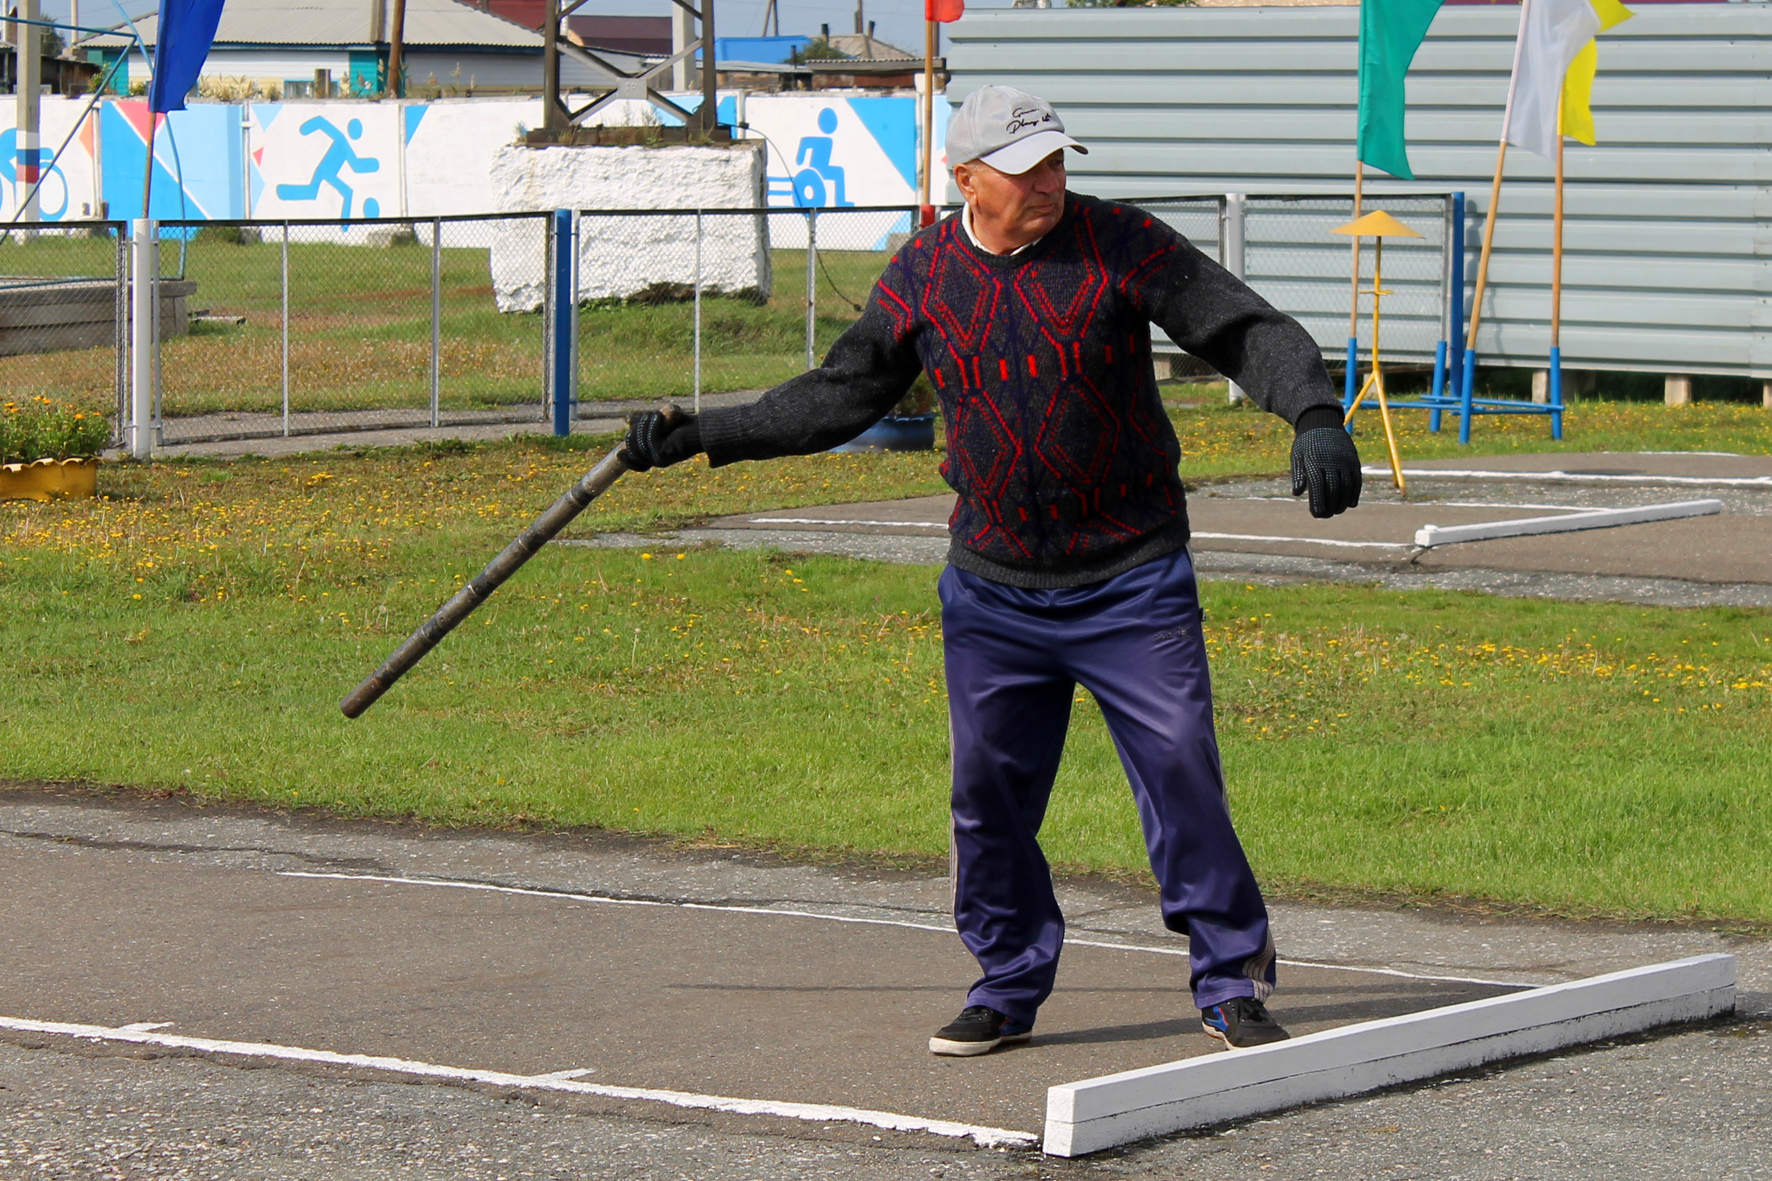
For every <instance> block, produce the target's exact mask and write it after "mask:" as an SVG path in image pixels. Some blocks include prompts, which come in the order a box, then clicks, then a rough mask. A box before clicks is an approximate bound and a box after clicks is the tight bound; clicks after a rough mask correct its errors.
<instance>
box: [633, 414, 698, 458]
mask: <svg viewBox="0 0 1772 1181" xmlns="http://www.w3.org/2000/svg"><path fill="white" fill-rule="evenodd" d="M700 454H701V427H700V425H699V424H697V422H696V421H695V415H693V414H684V413H682V412H681V411H679V412H678V414H677V421H676V422H675V423H672V422H671V421H670V420H669V419H667V418H666V417H665V416H664V414H663V413H661V412H660V411H657V410H642V411H640V412H639V413H638V414H635V415H634V416H633V417H632V418H629V419H628V438H627V441H626V442H625V443H623V444H622V445H621V461H622V462H623V463H625V464H627V465H628V467H629V468H631V469H633V470H634V471H636V472H643V471H647V470H649V469H651V468H655V467H670V466H671V465H672V464H673V463H681V462H683V461H684V460H685V459H688V458H689V457H690V456H692V455H700Z"/></svg>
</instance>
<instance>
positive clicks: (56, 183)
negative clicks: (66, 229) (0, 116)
mask: <svg viewBox="0 0 1772 1181" xmlns="http://www.w3.org/2000/svg"><path fill="white" fill-rule="evenodd" d="M44 155H48V153H47V152H45V153H44ZM30 195H31V185H30V184H28V183H27V184H22V185H21V184H19V183H18V130H17V129H16V128H12V127H8V128H7V129H6V130H5V131H0V196H3V197H4V200H5V204H6V207H7V208H8V209H16V208H17V207H18V205H19V203H21V202H23V201H24V199H25V198H26V197H29V196H30ZM37 209H38V218H39V220H42V221H60V220H61V219H62V218H63V217H65V216H66V215H67V212H68V178H67V177H66V176H64V175H63V174H62V170H61V168H60V167H59V166H57V165H51V166H50V167H48V168H47V169H45V170H44V171H43V175H42V183H41V184H40V185H39V186H38V187H37Z"/></svg>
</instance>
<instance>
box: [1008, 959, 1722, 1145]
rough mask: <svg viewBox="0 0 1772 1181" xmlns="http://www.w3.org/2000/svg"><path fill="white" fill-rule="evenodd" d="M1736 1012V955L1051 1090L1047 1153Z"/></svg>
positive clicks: (1120, 1140)
mask: <svg viewBox="0 0 1772 1181" xmlns="http://www.w3.org/2000/svg"><path fill="white" fill-rule="evenodd" d="M1734 1009H1735V957H1734V956H1731V955H1703V956H1695V957H1693V958H1691V959H1684V960H1675V961H1673V962H1671V963H1665V964H1655V965H1652V966H1650V967H1646V968H1632V969H1630V970H1628V971H1624V972H1613V973H1610V974H1608V975H1605V976H1591V977H1589V978H1587V979H1585V980H1575V981H1571V982H1569V983H1567V984H1553V985H1550V986H1549V987H1546V988H1534V989H1529V990H1527V991H1524V992H1518V993H1513V994H1510V995H1508V996H1500V997H1491V998H1488V999H1486V1000H1480V1001H1471V1002H1469V1003H1467V1004H1462V1005H1449V1006H1446V1007H1445V1008H1440V1009H1429V1010H1427V1011H1425V1012H1421V1013H1410V1014H1407V1015H1405V1016H1402V1017H1388V1018H1385V1019H1384V1020H1382V1021H1367V1022H1362V1023H1361V1024H1359V1025H1349V1026H1344V1027H1342V1028H1340V1029H1330V1030H1324V1031H1323V1032H1321V1033H1313V1034H1307V1035H1305V1036H1304V1037H1298V1038H1294V1039H1292V1040H1291V1041H1288V1042H1279V1043H1277V1044H1275V1045H1271V1046H1261V1047H1258V1048H1255V1049H1249V1050H1233V1051H1230V1052H1227V1053H1223V1054H1215V1055H1212V1056H1209V1057H1204V1058H1189V1059H1185V1060H1183V1061H1181V1062H1172V1063H1168V1064H1165V1065H1162V1066H1151V1067H1146V1068H1145V1069H1143V1070H1130V1071H1126V1072H1125V1073H1123V1074H1112V1075H1107V1076H1105V1077H1102V1078H1094V1079H1086V1080H1084V1081H1082V1082H1077V1083H1067V1084H1065V1085H1063V1086H1058V1087H1052V1088H1050V1089H1049V1090H1048V1091H1047V1092H1046V1134H1045V1138H1044V1145H1043V1147H1044V1149H1045V1151H1046V1152H1047V1154H1049V1155H1051V1156H1082V1155H1084V1154H1086V1153H1091V1152H1099V1151H1101V1150H1102V1149H1104V1148H1112V1147H1114V1146H1115V1145H1118V1144H1126V1143H1129V1142H1130V1141H1133V1140H1142V1139H1145V1138H1146V1137H1150V1136H1160V1135H1163V1134H1165V1133H1168V1132H1178V1131H1181V1130H1183V1129H1186V1128H1197V1127H1203V1126H1206V1125H1209V1124H1216V1123H1222V1122H1223V1121H1225V1120H1233V1119H1243V1118H1246V1117H1249V1116H1254V1115H1260V1114H1263V1113H1265V1112H1270V1111H1279V1110H1282V1109H1284V1108H1288V1107H1296V1106H1299V1105H1300V1104H1305V1103H1315V1102H1318V1101H1321V1100H1324V1099H1336V1098H1341V1097H1344V1096H1347V1095H1355V1094H1359V1093H1361V1092H1364V1091H1371V1090H1375V1089H1377V1088H1380V1087H1388V1086H1392V1085H1394V1084H1396V1083H1403V1082H1411V1081H1414V1080H1416V1079H1424V1078H1432V1077H1434V1076H1435V1075H1440V1074H1446V1073H1448V1072H1450V1071H1456V1070H1466V1069H1469V1068H1470V1067H1473V1066H1478V1065H1481V1064H1482V1063H1485V1062H1494V1061H1498V1060H1500V1059H1503V1058H1512V1057H1518V1056H1520V1055H1524V1054H1541V1053H1544V1052H1546V1051H1549V1050H1557V1049H1561V1048H1563V1047H1566V1046H1573V1045H1579V1044H1581V1043H1584V1042H1592V1041H1598V1040H1601V1039H1604V1038H1608V1037H1616V1036H1618V1035H1620V1034H1628V1033H1637V1032H1639V1031H1641V1030H1645V1029H1651V1028H1654V1027H1655V1026H1658V1025H1669V1024H1673V1023H1675V1022H1681V1021H1700V1020H1704V1019H1705V1018H1709V1017H1716V1016H1720V1015H1721V1014H1724V1013H1730V1012H1733V1011H1734Z"/></svg>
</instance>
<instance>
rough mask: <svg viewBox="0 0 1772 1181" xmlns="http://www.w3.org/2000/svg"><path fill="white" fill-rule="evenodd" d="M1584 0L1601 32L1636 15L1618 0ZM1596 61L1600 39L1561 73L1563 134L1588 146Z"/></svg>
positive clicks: (1585, 49) (1591, 122) (1591, 136)
mask: <svg viewBox="0 0 1772 1181" xmlns="http://www.w3.org/2000/svg"><path fill="white" fill-rule="evenodd" d="M1588 2H1589V3H1590V4H1592V5H1593V6H1594V14H1595V15H1596V16H1598V17H1599V18H1600V32H1602V33H1604V32H1605V31H1606V30H1607V29H1610V28H1612V27H1613V26H1614V25H1621V24H1623V23H1624V22H1625V21H1627V20H1629V19H1630V18H1631V17H1633V16H1635V15H1636V13H1634V12H1632V11H1631V10H1630V9H1628V8H1626V7H1625V6H1624V5H1622V4H1620V3H1619V2H1618V0H1588ZM1599 65H1600V43H1599V42H1598V41H1597V40H1595V41H1589V42H1588V43H1587V44H1586V45H1584V46H1582V49H1581V52H1580V53H1577V54H1576V55H1575V58H1574V60H1573V61H1571V62H1570V63H1569V72H1568V73H1567V74H1565V75H1563V114H1562V124H1563V134H1564V135H1566V136H1568V137H1569V138H1570V139H1573V140H1577V141H1579V142H1581V143H1584V144H1587V145H1588V146H1590V147H1591V146H1592V145H1593V142H1594V112H1593V106H1592V103H1593V97H1594V72H1595V71H1596V70H1597V69H1598V68H1599Z"/></svg>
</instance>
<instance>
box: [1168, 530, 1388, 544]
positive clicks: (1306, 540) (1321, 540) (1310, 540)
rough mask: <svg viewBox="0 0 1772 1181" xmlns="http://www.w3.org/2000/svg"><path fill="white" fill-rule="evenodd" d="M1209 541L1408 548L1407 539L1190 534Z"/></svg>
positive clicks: (1195, 532)
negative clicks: (1281, 542)
mask: <svg viewBox="0 0 1772 1181" xmlns="http://www.w3.org/2000/svg"><path fill="white" fill-rule="evenodd" d="M1189 536H1190V537H1194V538H1202V537H1203V538H1205V539H1207V540H1208V541H1284V542H1289V543H1291V544H1293V545H1333V546H1339V547H1340V548H1342V549H1408V548H1409V543H1408V542H1406V541H1337V540H1335V539H1334V538H1332V537H1270V536H1268V535H1267V534H1265V533H1203V532H1200V531H1199V530H1195V531H1193V532H1192V533H1191V534H1189Z"/></svg>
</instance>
